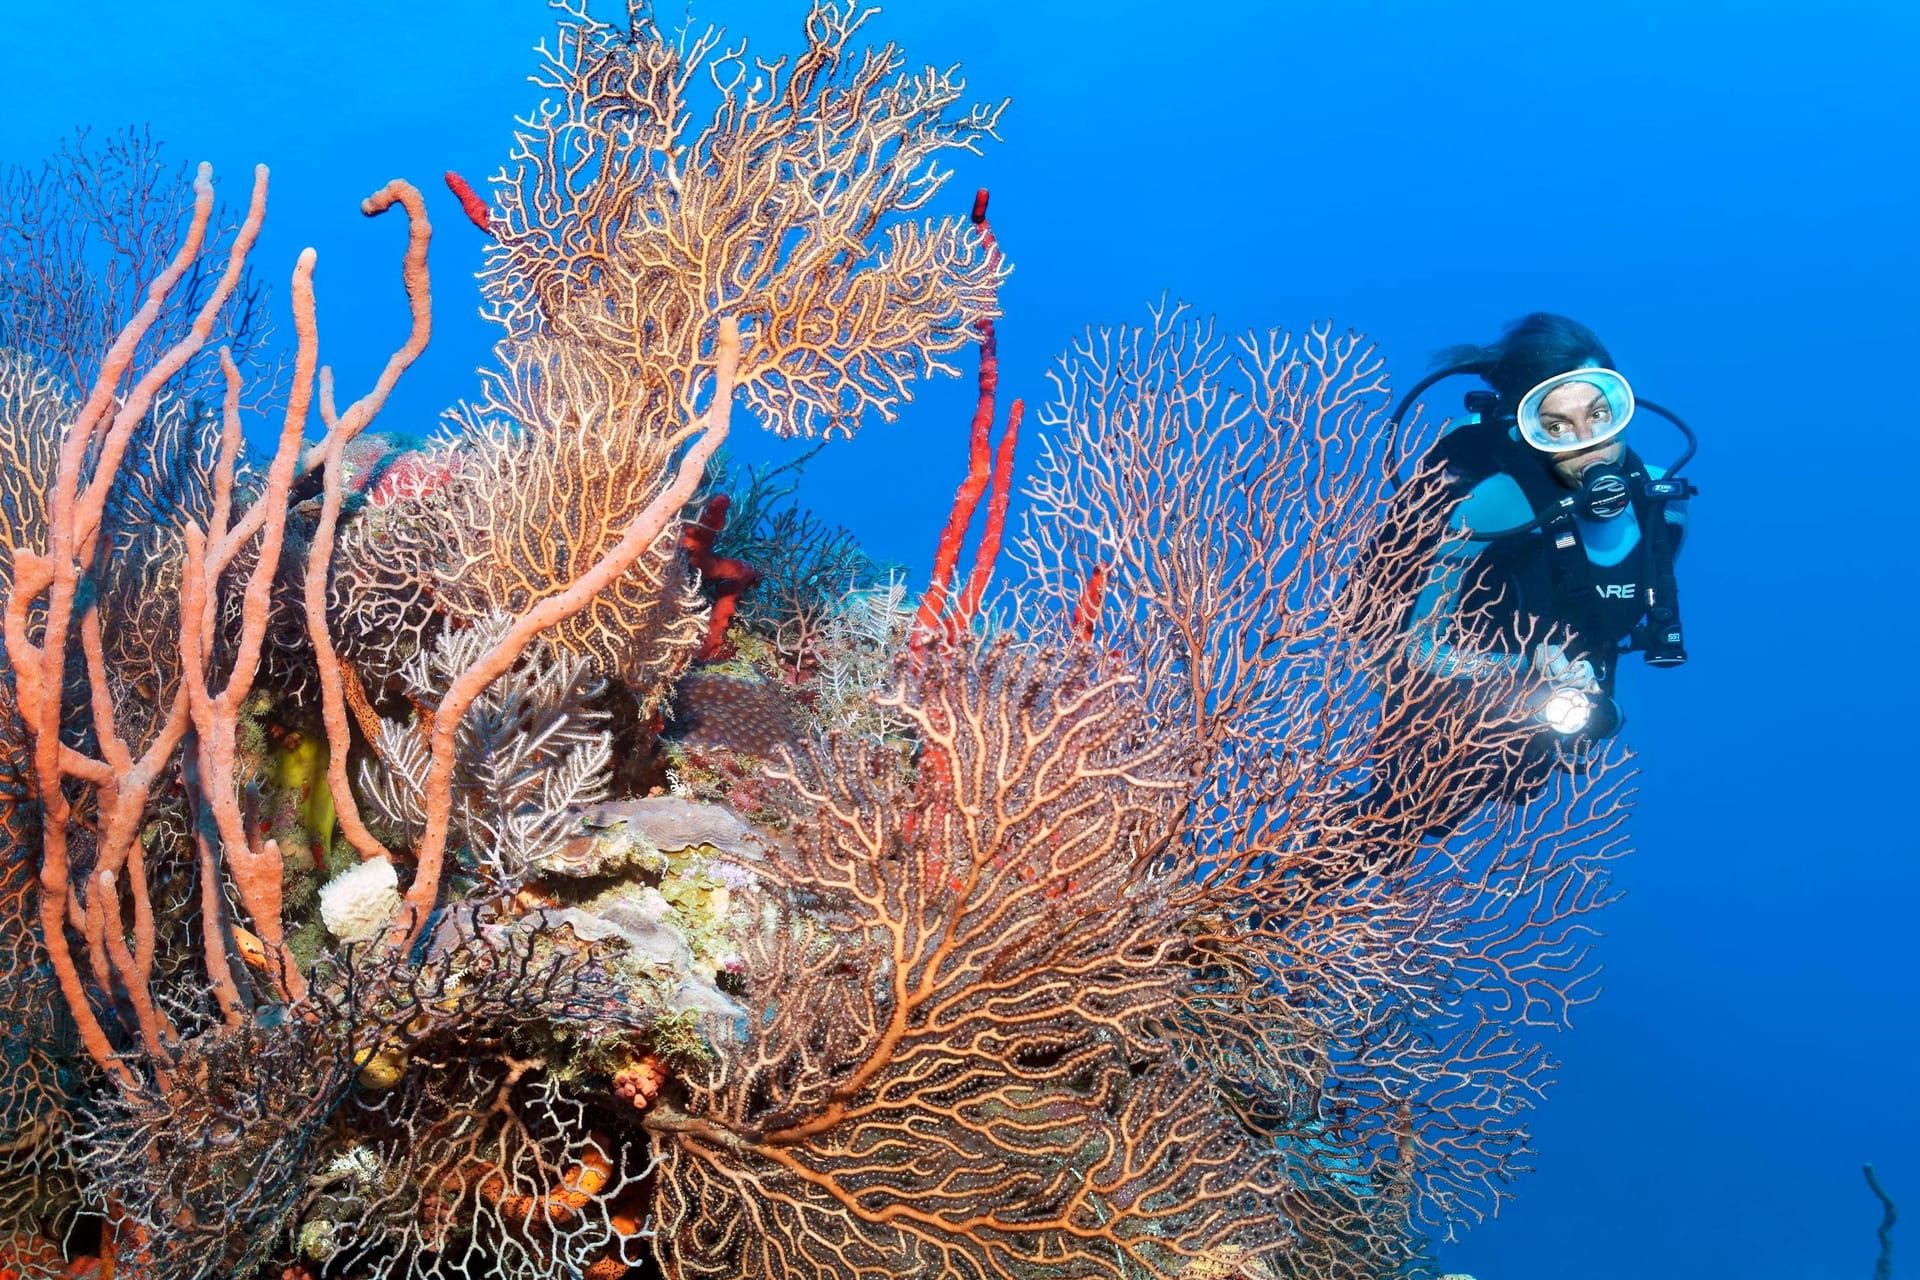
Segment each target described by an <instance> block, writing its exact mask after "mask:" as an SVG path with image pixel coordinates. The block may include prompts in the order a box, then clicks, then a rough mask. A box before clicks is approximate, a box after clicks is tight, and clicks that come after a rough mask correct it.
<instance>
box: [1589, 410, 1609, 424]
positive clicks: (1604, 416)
mask: <svg viewBox="0 0 1920 1280" xmlns="http://www.w3.org/2000/svg"><path fill="white" fill-rule="evenodd" d="M1593 420H1594V421H1595V422H1612V421H1613V412H1612V410H1610V409H1601V410H1599V411H1597V412H1596V413H1595V414H1594V415H1593Z"/></svg>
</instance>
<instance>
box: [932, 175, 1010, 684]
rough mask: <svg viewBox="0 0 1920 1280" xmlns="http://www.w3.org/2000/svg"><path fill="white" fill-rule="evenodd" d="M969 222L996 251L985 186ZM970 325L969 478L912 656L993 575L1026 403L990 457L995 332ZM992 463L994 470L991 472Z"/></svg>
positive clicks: (962, 611) (939, 557)
mask: <svg viewBox="0 0 1920 1280" xmlns="http://www.w3.org/2000/svg"><path fill="white" fill-rule="evenodd" d="M973 225H974V226H976V227H978V228H979V230H980V238H981V240H982V241H983V242H984V243H985V245H986V247H987V251H988V252H989V253H991V254H996V255H997V254H998V253H999V246H998V245H997V243H996V242H995V241H994V238H993V228H992V227H991V226H990V225H988V223H987V191H986V188H984V187H982V188H981V189H980V190H979V191H978V192H976V193H975V195H974V197H973ZM974 327H975V328H976V329H978V330H979V332H980V375H979V395H978V398H977V399H976V400H975V402H974V410H973V423H972V426H971V429H970V431H969V435H968V443H967V477H966V479H965V480H963V481H962V482H961V484H960V488H959V489H958V490H956V491H955V493H954V495H953V508H952V510H950V511H949V512H948V513H947V523H946V527H945V528H944V529H942V530H941V531H940V542H939V545H938V546H937V547H936V548H935V549H934V555H933V578H932V581H930V582H929V583H928V584H927V592H926V595H925V596H923V597H922V598H921V601H920V612H919V614H918V616H917V617H916V618H915V619H914V629H913V640H912V643H911V646H910V647H911V650H912V652H913V653H914V655H915V656H916V657H917V656H918V655H919V654H920V653H921V652H922V651H923V650H924V649H925V648H926V646H927V643H928V642H929V641H930V640H931V639H932V638H933V637H934V636H935V635H936V634H938V635H940V636H942V637H944V638H945V639H946V640H947V641H948V642H949V643H950V642H951V641H952V640H953V638H954V637H955V636H956V635H958V634H959V633H960V632H961V631H963V630H965V629H966V626H967V624H968V623H969V622H971V621H972V619H973V615H974V611H975V610H976V609H977V608H978V607H979V604H980V597H981V595H982V594H983V593H984V592H985V591H986V586H987V582H988V580H989V579H991V578H992V576H993V562H994V560H995V559H996V558H997V557H998V555H999V552H1000V540H1001V534H1002V531H1003V530H1004V528H1005V525H1006V514H1007V505H1008V503H1009V501H1010V499H1011V495H1012V485H1013V450H1014V445H1015V443H1016V441H1017V440H1018V439H1019V435H1020V418H1021V414H1022V412H1023V410H1024V406H1023V405H1022V404H1021V402H1020V401H1018V400H1016V401H1014V402H1013V407H1012V409H1011V411H1010V412H1009V414H1008V419H1007V429H1006V432H1005V434H1003V435H1002V436H1001V438H1000V449H999V456H998V457H997V458H996V457H994V454H993V448H992V442H991V433H992V430H993V416H994V397H995V394H996V393H997V392H998V390H999V387H1000V360H999V343H998V341H997V339H996V337H995V334H994V327H993V321H991V320H981V321H979V322H978V323H976V324H975V326H974ZM996 467H997V468H998V474H995V468H996ZM989 481H991V482H992V484H993V496H992V498H990V499H989V500H988V503H987V528H986V531H985V532H984V533H983V534H982V536H981V542H980V547H979V550H978V551H977V552H976V553H975V555H974V563H973V569H972V571H971V573H969V575H968V578H967V585H966V588H965V589H964V590H963V591H962V592H961V594H960V599H959V601H958V603H957V605H956V606H955V609H954V613H953V616H952V617H948V616H947V597H948V593H949V592H950V591H951V590H952V586H953V575H954V570H955V569H956V568H957V567H958V565H959V562H960V548H961V546H962V544H963V543H965V541H966V538H967V529H968V528H969V527H970V526H971V525H972V523H973V513H974V509H975V508H976V507H978V506H979V505H980V498H981V495H983V494H985V493H986V492H987V486H988V483H989Z"/></svg>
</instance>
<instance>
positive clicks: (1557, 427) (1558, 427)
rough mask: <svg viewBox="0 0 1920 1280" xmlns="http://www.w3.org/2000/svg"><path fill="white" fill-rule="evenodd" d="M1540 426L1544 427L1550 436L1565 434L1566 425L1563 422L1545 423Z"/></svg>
mask: <svg viewBox="0 0 1920 1280" xmlns="http://www.w3.org/2000/svg"><path fill="white" fill-rule="evenodd" d="M1541 425H1543V426H1545V427H1546V429H1547V434H1548V435H1550V436H1556V437H1557V436H1563V435H1565V434H1567V424H1566V423H1564V422H1547V423H1543V424H1541Z"/></svg>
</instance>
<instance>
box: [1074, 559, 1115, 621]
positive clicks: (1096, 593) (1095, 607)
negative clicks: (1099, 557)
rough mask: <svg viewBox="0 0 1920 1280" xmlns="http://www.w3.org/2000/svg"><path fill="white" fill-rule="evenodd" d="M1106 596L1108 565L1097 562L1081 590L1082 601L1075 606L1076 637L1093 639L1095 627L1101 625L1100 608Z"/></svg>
mask: <svg viewBox="0 0 1920 1280" xmlns="http://www.w3.org/2000/svg"><path fill="white" fill-rule="evenodd" d="M1106 598H1107V566H1106V565H1104V564H1097V565H1095V566H1094V567H1093V572H1092V573H1090V574H1088V575H1087V585H1086V586H1085V587H1084V588H1082V589H1081V591H1080V602H1079V603H1078V604H1076V605H1074V606H1073V637H1074V639H1076V640H1091V639H1093V629H1094V628H1095V627H1097V626H1099V625H1100V610H1101V607H1102V606H1103V605H1104V604H1105V603H1106Z"/></svg>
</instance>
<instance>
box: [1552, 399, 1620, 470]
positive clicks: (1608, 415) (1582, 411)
mask: <svg viewBox="0 0 1920 1280" xmlns="http://www.w3.org/2000/svg"><path fill="white" fill-rule="evenodd" d="M1540 426H1541V428H1542V429H1543V430H1545V431H1546V433H1547V434H1548V435H1549V436H1551V437H1552V438H1553V439H1555V440H1591V439H1593V438H1594V437H1595V436H1603V435H1605V434H1606V433H1607V432H1608V431H1610V430H1611V429H1612V428H1613V406H1612V405H1611V404H1609V403H1608V402H1607V397H1606V396H1605V395H1603V394H1602V393H1601V391H1600V388H1598V387H1596V386H1594V385H1593V384H1592V383H1591V382H1565V383H1562V384H1561V385H1559V386H1557V387H1555V388H1554V389H1553V390H1552V391H1550V392H1548V393H1547V398H1546V399H1544V400H1542V401H1541V402H1540ZM1625 455H1626V445H1624V444H1623V443H1621V442H1620V440H1619V439H1617V438H1616V439H1613V440H1608V441H1606V442H1605V443H1602V444H1598V445H1595V446H1594V447H1593V448H1591V449H1573V450H1569V451H1568V452H1566V453H1556V454H1553V455H1552V458H1553V471H1554V474H1555V475H1557V476H1559V477H1560V479H1561V480H1563V481H1565V482H1566V483H1567V484H1571V485H1577V484H1579V483H1580V476H1581V474H1582V473H1583V472H1585V471H1586V469H1587V468H1588V467H1591V466H1593V465H1595V464H1596V463H1604V464H1605V465H1607V466H1612V465H1614V464H1615V463H1617V462H1619V461H1620V459H1621V458H1622V457H1624V456H1625Z"/></svg>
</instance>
